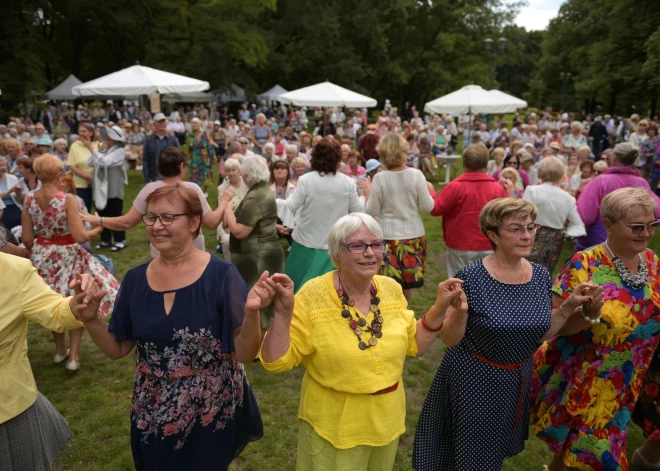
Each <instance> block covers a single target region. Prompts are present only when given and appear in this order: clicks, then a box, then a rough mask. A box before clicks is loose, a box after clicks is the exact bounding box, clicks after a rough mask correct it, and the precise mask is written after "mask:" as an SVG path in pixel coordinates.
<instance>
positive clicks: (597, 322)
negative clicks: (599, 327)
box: [580, 306, 603, 325]
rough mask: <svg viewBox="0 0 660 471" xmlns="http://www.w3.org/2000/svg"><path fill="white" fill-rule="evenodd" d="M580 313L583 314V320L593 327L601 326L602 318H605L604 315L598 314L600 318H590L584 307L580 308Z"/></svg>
mask: <svg viewBox="0 0 660 471" xmlns="http://www.w3.org/2000/svg"><path fill="white" fill-rule="evenodd" d="M580 313H581V314H582V319H584V320H585V321H587V322H588V323H590V324H591V325H595V324H600V318H601V317H603V314H602V313H600V314H598V317H589V316H588V315H587V313H586V312H585V311H584V309H582V306H580Z"/></svg>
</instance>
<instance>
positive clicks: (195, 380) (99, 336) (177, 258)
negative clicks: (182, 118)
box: [81, 184, 272, 471]
mask: <svg viewBox="0 0 660 471" xmlns="http://www.w3.org/2000/svg"><path fill="white" fill-rule="evenodd" d="M143 220H144V223H145V225H146V226H147V233H148V234H149V239H150V240H151V243H152V244H153V245H154V246H155V247H156V248H157V249H158V251H159V254H160V255H159V256H158V257H156V258H155V259H153V260H151V261H149V262H147V263H145V264H143V265H140V266H138V267H136V268H133V269H131V270H129V271H128V273H126V276H125V277H124V281H123V282H122V286H121V290H120V292H119V295H118V296H117V301H116V303H115V309H114V311H113V313H112V319H111V321H110V325H108V324H107V323H106V322H103V321H102V320H99V319H98V318H97V317H96V315H95V314H94V313H91V314H90V315H86V316H81V320H82V321H83V323H84V324H85V327H86V328H87V329H88V331H89V333H90V336H91V338H92V340H93V341H94V343H96V345H97V346H98V347H99V349H100V350H101V351H102V352H103V353H104V354H105V355H106V356H107V357H108V358H110V359H112V360H118V359H120V358H123V357H125V356H126V355H128V354H130V353H131V351H132V350H133V348H134V347H135V349H136V353H135V384H134V389H133V406H132V407H131V448H132V451H133V461H134V464H135V468H136V469H138V470H145V471H151V470H153V471H156V470H158V471H160V470H179V469H222V470H224V469H227V467H228V466H229V464H230V463H231V461H232V460H233V459H234V458H235V457H236V456H237V455H238V454H239V453H240V452H241V451H242V450H243V448H244V447H245V446H246V445H247V444H248V443H249V442H250V441H254V440H258V439H259V438H260V437H261V436H262V434H263V427H262V424H261V418H260V416H259V410H258V407H257V404H256V401H255V398H254V395H253V394H252V391H251V389H250V385H249V383H248V380H247V376H246V374H245V370H244V368H243V365H241V363H244V362H249V361H252V359H253V358H254V356H255V354H256V353H257V351H258V349H259V342H260V339H261V336H260V328H259V310H260V309H263V307H265V306H267V305H268V304H269V303H270V302H271V301H272V295H271V294H270V291H268V289H267V288H266V287H264V286H263V280H261V281H259V283H257V285H256V286H255V287H254V288H252V290H251V291H250V292H249V293H248V290H247V288H246V286H245V282H244V281H243V280H242V279H241V276H240V275H239V273H238V271H237V270H236V268H235V267H234V266H233V265H231V264H230V263H228V262H226V261H224V260H222V259H219V258H218V257H216V256H214V255H211V254H209V253H207V252H204V251H202V250H199V249H197V248H195V246H194V244H193V239H194V238H195V237H197V235H198V234H199V231H200V229H201V223H202V204H201V202H200V199H199V197H198V194H197V192H196V191H195V190H192V189H190V188H186V187H184V186H183V185H182V184H175V185H168V186H163V187H161V188H158V189H157V190H155V191H154V192H152V193H151V194H149V196H148V197H147V211H146V212H145V214H144V216H143ZM266 276H267V274H264V276H263V277H262V278H266Z"/></svg>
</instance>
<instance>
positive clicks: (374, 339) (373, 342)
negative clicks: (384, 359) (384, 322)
mask: <svg viewBox="0 0 660 471" xmlns="http://www.w3.org/2000/svg"><path fill="white" fill-rule="evenodd" d="M377 343H378V340H376V337H371V338H370V339H369V345H371V346H372V347H374V346H375V345H376V344H377Z"/></svg>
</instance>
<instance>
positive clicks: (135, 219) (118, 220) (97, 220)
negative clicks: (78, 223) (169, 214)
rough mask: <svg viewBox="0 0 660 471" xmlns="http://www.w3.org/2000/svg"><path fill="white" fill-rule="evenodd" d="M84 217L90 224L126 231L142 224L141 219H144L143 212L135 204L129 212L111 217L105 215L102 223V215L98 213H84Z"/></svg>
mask: <svg viewBox="0 0 660 471" xmlns="http://www.w3.org/2000/svg"><path fill="white" fill-rule="evenodd" d="M82 217H83V219H84V220H85V221H87V222H89V223H90V224H93V225H95V226H101V227H104V228H106V229H110V230H113V231H125V230H127V229H131V228H133V227H135V226H137V225H138V224H140V221H142V214H140V212H139V211H138V210H137V209H136V208H135V206H131V209H129V210H128V212H127V213H126V214H124V215H122V216H117V217H111V218H107V217H104V218H103V223H101V216H99V214H98V213H96V214H95V215H91V214H87V213H82Z"/></svg>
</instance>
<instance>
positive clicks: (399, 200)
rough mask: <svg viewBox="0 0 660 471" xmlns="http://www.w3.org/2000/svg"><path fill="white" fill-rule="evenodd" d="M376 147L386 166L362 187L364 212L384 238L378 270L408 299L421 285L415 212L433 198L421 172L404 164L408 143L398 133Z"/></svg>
mask: <svg viewBox="0 0 660 471" xmlns="http://www.w3.org/2000/svg"><path fill="white" fill-rule="evenodd" d="M376 150H377V151H378V155H379V156H380V161H381V162H382V163H383V165H384V166H385V169H386V170H385V171H383V172H380V173H377V174H376V175H375V176H374V179H373V185H364V186H363V190H364V193H365V198H366V199H367V213H368V214H369V215H371V216H373V217H377V218H379V219H378V220H379V222H380V226H381V227H382V230H383V237H384V239H385V240H384V241H385V250H384V252H383V262H382V265H381V269H380V274H381V275H384V276H387V277H390V278H393V279H394V280H395V281H396V282H397V283H399V284H400V285H401V288H402V290H403V295H404V296H405V298H406V299H407V300H408V301H410V298H411V297H412V290H413V289H416V288H421V287H422V286H424V267H425V265H426V239H425V238H424V234H425V233H424V223H423V222H422V219H421V217H420V216H419V212H420V211H423V212H425V213H430V212H431V210H432V209H433V198H432V197H431V194H430V193H429V190H428V188H427V184H426V179H425V178H424V174H423V173H422V172H421V171H419V170H417V169H414V168H409V167H408V166H406V160H407V159H408V144H407V142H406V140H405V139H404V138H403V137H401V135H400V134H394V133H388V134H386V135H385V136H383V137H382V138H381V139H380V141H379V142H378V146H377V147H376Z"/></svg>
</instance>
